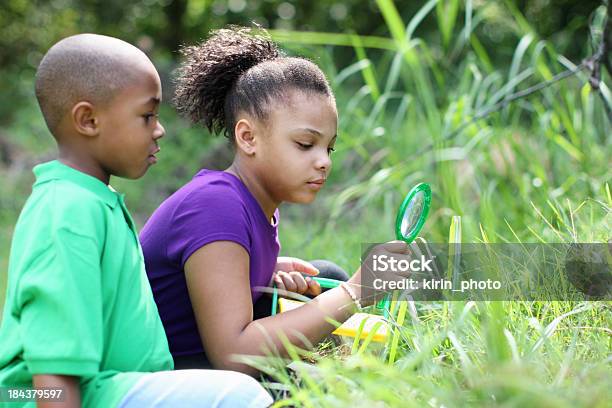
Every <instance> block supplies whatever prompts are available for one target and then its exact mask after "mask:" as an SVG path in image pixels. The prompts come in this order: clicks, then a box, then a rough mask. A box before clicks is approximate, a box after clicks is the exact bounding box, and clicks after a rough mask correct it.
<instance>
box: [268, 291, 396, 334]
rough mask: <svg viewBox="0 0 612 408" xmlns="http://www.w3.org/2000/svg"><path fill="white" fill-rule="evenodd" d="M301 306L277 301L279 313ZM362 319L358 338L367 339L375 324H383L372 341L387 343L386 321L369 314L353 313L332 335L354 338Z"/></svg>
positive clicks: (292, 301) (387, 329)
mask: <svg viewBox="0 0 612 408" xmlns="http://www.w3.org/2000/svg"><path fill="white" fill-rule="evenodd" d="M303 304H304V302H298V301H297V300H291V299H285V298H279V299H278V308H279V310H280V312H281V313H283V312H286V311H289V310H292V309H295V308H298V307H300V306H302V305H303ZM364 319H367V320H366V322H365V324H364V325H363V330H362V331H361V336H359V338H361V339H365V338H366V337H368V334H369V333H370V330H372V327H373V326H374V325H375V324H376V323H377V322H383V324H382V325H381V326H380V327H379V329H378V330H377V331H376V334H374V337H373V338H372V341H376V342H379V343H383V342H385V341H387V337H388V335H389V328H388V326H387V321H386V320H385V318H384V317H382V316H377V315H373V314H369V313H355V314H354V315H352V316H351V317H350V318H349V319H348V320H347V321H346V322H344V323H343V324H342V326H340V327H338V328H337V329H336V330H334V332H333V334H335V335H338V336H346V337H355V336H356V335H357V330H358V329H359V326H360V325H361V322H362V321H363V320H364Z"/></svg>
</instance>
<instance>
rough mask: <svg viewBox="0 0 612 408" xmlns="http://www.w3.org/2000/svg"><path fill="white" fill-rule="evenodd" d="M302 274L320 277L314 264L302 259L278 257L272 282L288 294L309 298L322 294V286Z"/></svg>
mask: <svg viewBox="0 0 612 408" xmlns="http://www.w3.org/2000/svg"><path fill="white" fill-rule="evenodd" d="M302 274H306V275H311V276H314V275H318V274H319V271H318V270H317V268H315V267H314V266H312V264H310V263H309V262H306V261H304V260H302V259H299V258H292V257H285V256H282V257H278V259H277V261H276V267H275V268H274V275H273V277H272V281H273V283H275V284H276V286H277V287H278V288H279V289H282V290H286V291H288V292H295V293H299V294H300V295H309V296H318V295H319V294H321V285H319V283H318V282H316V281H315V280H314V279H311V278H310V277H304V275H302Z"/></svg>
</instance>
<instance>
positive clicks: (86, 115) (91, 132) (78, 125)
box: [70, 101, 100, 136]
mask: <svg viewBox="0 0 612 408" xmlns="http://www.w3.org/2000/svg"><path fill="white" fill-rule="evenodd" d="M70 120H71V122H72V125H73V126H74V128H75V130H76V131H77V132H78V133H80V134H82V135H84V136H97V135H98V133H99V132H100V123H99V119H98V117H97V116H96V111H95V109H94V106H93V105H92V104H91V103H90V102H86V101H81V102H78V103H77V104H75V105H74V106H73V107H72V110H71V111H70Z"/></svg>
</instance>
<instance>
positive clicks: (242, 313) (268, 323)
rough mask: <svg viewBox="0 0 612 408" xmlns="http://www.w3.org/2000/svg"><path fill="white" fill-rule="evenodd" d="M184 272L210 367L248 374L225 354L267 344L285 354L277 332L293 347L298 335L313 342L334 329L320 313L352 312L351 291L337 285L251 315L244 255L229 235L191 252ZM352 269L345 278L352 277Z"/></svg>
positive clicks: (259, 351)
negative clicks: (287, 306) (278, 310)
mask: <svg viewBox="0 0 612 408" xmlns="http://www.w3.org/2000/svg"><path fill="white" fill-rule="evenodd" d="M185 275H186V280H187V288H188V290H189V297H190V298H191V303H192V305H193V309H194V313H195V317H196V322H197V324H198V330H199V332H200V338H201V339H202V343H203V346H204V349H205V350H206V354H207V356H208V358H209V359H210V361H211V363H212V364H213V366H214V367H215V368H221V369H227V370H235V371H240V372H243V373H247V374H251V375H254V374H256V373H257V370H255V369H254V368H252V367H249V366H247V365H245V364H241V363H237V362H234V361H232V359H231V356H232V355H234V354H246V355H265V354H266V351H267V350H278V351H279V352H280V354H281V355H283V356H286V355H287V352H286V350H285V348H284V347H283V344H282V341H281V337H279V336H278V334H279V333H284V335H285V336H286V337H287V338H288V339H289V342H290V343H292V344H295V345H297V346H298V347H308V345H307V344H304V342H303V339H304V338H306V339H307V340H308V341H309V342H310V343H312V344H316V343H317V342H318V341H319V340H321V339H322V338H323V337H325V336H326V335H328V334H330V333H331V332H332V331H333V330H334V329H335V326H334V325H332V324H330V323H328V322H327V321H326V320H325V318H326V317H329V318H331V319H333V320H336V321H338V322H344V321H346V319H348V318H349V317H350V316H351V314H352V313H353V312H354V307H353V301H352V300H351V297H350V296H349V295H348V293H347V292H346V291H345V290H344V289H343V288H341V287H337V288H334V289H331V290H328V291H327V292H325V293H323V294H321V295H319V296H317V297H316V298H315V299H313V300H312V301H310V302H308V303H306V304H304V305H303V306H301V307H299V308H297V309H294V310H291V311H288V312H286V313H282V314H279V315H275V316H270V317H266V318H263V319H258V320H256V321H253V306H252V299H251V291H250V285H249V255H248V253H247V251H246V250H245V249H244V248H243V247H242V246H241V245H239V244H237V243H234V242H230V241H217V242H213V243H210V244H208V245H205V246H204V247H202V248H200V249H199V250H197V251H196V252H194V253H193V254H192V255H191V256H190V257H189V259H188V260H187V262H186V263H185ZM358 275H359V274H356V276H354V277H353V278H351V280H349V283H351V282H352V283H358V282H357V281H356V280H357V279H359V276H358Z"/></svg>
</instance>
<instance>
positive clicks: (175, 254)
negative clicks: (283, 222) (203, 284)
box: [140, 170, 280, 356]
mask: <svg viewBox="0 0 612 408" xmlns="http://www.w3.org/2000/svg"><path fill="white" fill-rule="evenodd" d="M215 241H233V242H236V243H237V244H240V245H242V246H243V247H244V249H246V251H247V252H248V254H249V276H250V285H251V296H252V297H253V302H255V301H256V300H257V299H258V298H259V297H260V296H261V294H262V293H261V292H258V291H256V290H254V288H256V287H258V286H259V287H261V286H269V285H270V281H271V279H272V273H273V271H274V266H275V265H276V258H277V256H278V253H279V250H280V244H279V241H278V210H277V211H276V213H275V214H274V224H271V222H270V221H269V220H268V219H267V217H266V215H265V214H264V212H263V210H262V209H261V207H260V206H259V203H258V202H257V200H256V199H255V197H254V196H253V195H252V194H251V192H250V191H249V190H248V189H247V187H246V186H245V185H244V184H243V183H242V181H241V180H240V179H239V178H237V177H236V176H234V175H233V174H230V173H226V172H223V171H212V170H201V171H200V172H198V173H197V174H196V175H195V177H194V178H193V179H192V180H191V181H190V182H189V183H187V184H186V185H184V186H183V187H182V188H181V189H179V190H178V191H176V192H175V193H174V194H172V195H171V196H170V197H168V199H166V200H165V201H164V202H163V203H162V204H161V205H160V206H159V208H158V209H157V210H155V212H154V213H153V215H152V216H151V218H149V220H148V221H147V223H146V224H145V226H144V228H143V230H142V232H141V233H140V242H141V244H142V250H143V253H144V258H145V266H146V270H147V275H148V277H149V282H150V283H151V288H152V289H153V296H154V298H155V302H156V303H157V308H158V310H159V315H160V316H161V320H162V322H163V324H164V328H165V330H166V336H167V337H168V343H169V345H170V352H171V353H172V355H174V356H181V355H191V354H197V353H202V352H203V351H204V350H203V348H202V342H201V340H200V336H199V334H198V329H197V325H196V321H195V316H194V313H193V309H192V306H191V301H190V300H189V294H188V292H187V284H186V282H185V271H184V265H185V262H186V261H187V259H189V257H190V256H191V255H192V254H193V253H194V252H195V251H197V250H198V249H199V248H201V247H203V246H204V245H206V244H209V243H211V242H215ZM227 301H228V302H231V301H232V300H231V299H227Z"/></svg>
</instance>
